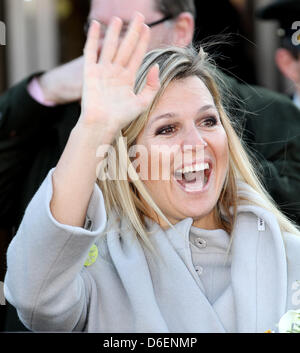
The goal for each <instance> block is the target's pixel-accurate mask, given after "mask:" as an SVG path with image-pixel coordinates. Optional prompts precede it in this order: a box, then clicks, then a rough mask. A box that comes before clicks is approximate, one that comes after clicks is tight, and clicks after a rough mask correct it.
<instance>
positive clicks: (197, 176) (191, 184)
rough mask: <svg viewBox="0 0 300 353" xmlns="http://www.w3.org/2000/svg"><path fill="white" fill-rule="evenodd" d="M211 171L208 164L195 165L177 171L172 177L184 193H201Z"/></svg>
mask: <svg viewBox="0 0 300 353" xmlns="http://www.w3.org/2000/svg"><path fill="white" fill-rule="evenodd" d="M211 170H212V168H211V165H210V164H209V163H207V162H205V163H197V164H193V165H190V166H186V167H184V168H183V169H177V170H176V171H175V174H174V177H175V180H176V181H177V183H178V184H180V185H181V187H183V188H184V189H185V190H186V191H202V190H203V189H204V188H205V186H206V185H207V184H208V182H209V177H210V174H211Z"/></svg>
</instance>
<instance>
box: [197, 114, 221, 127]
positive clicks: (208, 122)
mask: <svg viewBox="0 0 300 353" xmlns="http://www.w3.org/2000/svg"><path fill="white" fill-rule="evenodd" d="M217 123H218V119H217V118H216V117H215V116H209V117H207V118H205V119H203V120H202V122H201V125H203V126H205V127H212V126H215V125H217Z"/></svg>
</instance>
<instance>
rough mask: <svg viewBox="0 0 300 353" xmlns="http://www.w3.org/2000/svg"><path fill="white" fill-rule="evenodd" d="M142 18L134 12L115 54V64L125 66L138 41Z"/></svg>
mask: <svg viewBox="0 0 300 353" xmlns="http://www.w3.org/2000/svg"><path fill="white" fill-rule="evenodd" d="M144 19H145V18H144V16H143V15H142V14H140V13H136V15H135V16H134V18H133V20H132V21H131V23H130V26H129V29H128V31H127V33H126V35H125V37H124V39H123V40H122V42H121V45H120V47H119V50H118V52H117V54H116V58H115V60H114V62H115V63H116V64H119V65H122V66H127V63H128V61H129V58H130V57H131V55H132V53H133V51H134V50H135V47H136V45H137V43H138V41H139V38H140V33H141V31H142V28H143V23H144Z"/></svg>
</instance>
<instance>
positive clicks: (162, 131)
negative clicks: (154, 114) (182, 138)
mask: <svg viewBox="0 0 300 353" xmlns="http://www.w3.org/2000/svg"><path fill="white" fill-rule="evenodd" d="M175 131H176V126H175V125H167V126H164V127H161V128H159V129H157V130H156V132H155V135H171V134H172V133H174V132H175Z"/></svg>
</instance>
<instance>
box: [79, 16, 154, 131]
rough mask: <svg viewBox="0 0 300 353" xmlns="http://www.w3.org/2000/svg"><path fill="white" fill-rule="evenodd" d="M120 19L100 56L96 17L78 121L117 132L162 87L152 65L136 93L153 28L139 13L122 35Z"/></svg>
mask: <svg viewBox="0 0 300 353" xmlns="http://www.w3.org/2000/svg"><path fill="white" fill-rule="evenodd" d="M121 28H122V21H121V19H119V18H117V17H115V18H113V19H112V21H111V23H110V26H109V28H108V31H107V34H106V36H105V39H104V43H103V46H102V49H101V54H100V57H99V49H98V43H99V38H100V32H101V27H100V24H99V23H98V22H96V21H93V23H92V25H91V27H90V31H89V34H88V39H87V43H86V46H85V50H84V53H85V54H84V57H85V59H84V61H85V62H84V79H83V81H84V83H83V94H82V113H81V117H80V119H79V123H83V124H84V125H85V126H93V127H96V128H99V129H105V130H107V131H110V132H111V131H113V132H116V131H118V130H119V129H121V128H123V127H124V126H126V125H127V124H128V123H130V122H131V121H132V120H133V119H134V118H136V117H137V116H138V115H139V114H140V113H142V111H144V110H145V109H146V108H147V106H148V105H149V104H150V103H151V101H152V100H153V98H154V96H155V94H156V92H157V91H158V89H159V87H160V83H159V69H158V67H157V66H154V67H152V68H151V69H150V70H149V72H148V75H147V79H146V84H145V86H144V88H143V90H142V91H141V92H140V93H139V94H135V93H134V83H135V79H136V74H137V71H138V69H139V67H140V65H141V63H142V60H143V57H144V55H145V53H146V51H147V48H148V43H149V36H150V30H149V28H148V27H147V26H146V25H145V24H144V17H143V15H141V14H139V13H137V14H136V15H135V16H134V18H133V20H132V21H131V24H130V26H129V29H128V31H127V33H126V35H125V36H124V38H121V37H120V31H121Z"/></svg>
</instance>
